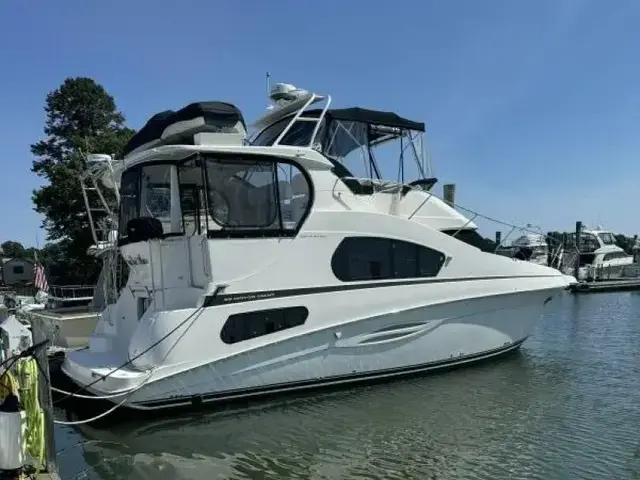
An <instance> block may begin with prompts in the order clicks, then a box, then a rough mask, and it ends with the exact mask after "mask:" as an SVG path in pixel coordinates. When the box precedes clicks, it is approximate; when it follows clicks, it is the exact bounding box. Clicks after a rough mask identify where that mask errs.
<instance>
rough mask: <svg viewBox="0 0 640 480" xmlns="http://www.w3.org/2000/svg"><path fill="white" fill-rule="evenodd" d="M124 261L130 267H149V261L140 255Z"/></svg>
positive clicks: (126, 258)
mask: <svg viewBox="0 0 640 480" xmlns="http://www.w3.org/2000/svg"><path fill="white" fill-rule="evenodd" d="M124 259H125V261H126V262H127V263H128V264H129V265H147V264H148V263H149V260H147V259H146V258H144V257H143V256H142V255H140V254H138V255H136V256H135V257H133V256H131V257H129V256H127V257H125V258H124Z"/></svg>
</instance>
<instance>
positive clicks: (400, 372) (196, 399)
mask: <svg viewBox="0 0 640 480" xmlns="http://www.w3.org/2000/svg"><path fill="white" fill-rule="evenodd" d="M525 340H526V337H525V338H523V339H522V340H519V341H517V342H514V343H510V344H508V345H504V346H502V347H499V348H495V349H493V350H487V351H484V352H480V353H476V354H471V355H463V356H459V357H455V358H450V359H446V360H439V361H436V362H429V363H425V364H420V365H411V366H408V367H398V368H390V369H385V370H378V371H374V372H364V373H352V374H346V375H340V376H335V377H331V378H324V379H313V380H304V381H300V382H291V383H280V384H275V385H268V386H265V387H257V388H245V389H238V390H228V391H225V392H216V393H211V394H203V395H193V396H176V397H172V398H167V399H160V400H151V401H146V402H135V403H133V404H125V405H124V406H127V407H129V408H134V409H144V410H147V409H149V410H154V409H161V408H169V407H179V406H188V405H197V404H201V403H215V402H223V401H231V400H237V399H241V398H249V397H258V396H263V395H269V394H277V393H285V392H293V391H301V390H308V389H316V388H321V387H329V386H337V385H341V384H344V385H346V384H350V383H358V382H366V381H372V380H379V379H380V380H382V379H385V378H393V377H400V376H408V375H412V374H418V373H422V372H427V371H431V370H437V369H445V368H448V367H454V366H456V365H462V364H465V363H470V362H473V361H480V360H484V359H488V358H491V357H496V356H499V355H503V354H506V353H509V352H511V351H513V350H516V349H517V348H519V347H520V346H521V345H522V344H523V343H524V342H525Z"/></svg>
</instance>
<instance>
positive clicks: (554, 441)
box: [58, 294, 640, 480]
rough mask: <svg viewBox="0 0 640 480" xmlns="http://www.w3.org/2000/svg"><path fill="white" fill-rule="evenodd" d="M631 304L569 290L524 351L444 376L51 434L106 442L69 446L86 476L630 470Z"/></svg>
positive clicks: (617, 474) (634, 356) (636, 331)
mask: <svg viewBox="0 0 640 480" xmlns="http://www.w3.org/2000/svg"><path fill="white" fill-rule="evenodd" d="M639 307H640V296H638V295H632V294H607V295H585V296H581V297H572V296H567V297H566V298H563V299H562V300H561V301H560V302H558V304H557V305H556V307H555V310H554V311H553V312H551V313H550V314H549V315H547V316H545V317H544V318H543V319H542V320H541V322H540V324H539V325H538V328H537V331H536V333H535V335H534V336H533V337H532V338H531V339H530V340H529V341H528V342H527V343H526V344H525V347H524V348H523V349H522V351H521V353H519V354H516V355H513V356H511V357H508V358H505V359H503V360H500V361H498V362H494V363H490V364H484V365H481V366H478V367H473V368H468V369H464V370H458V371H454V372H449V373H446V374H442V375H434V376H430V377H421V378H413V379H409V380H404V381H398V382H392V383H387V384H382V385H376V386H368V387H361V388H355V389H351V390H348V391H339V392H332V393H325V394H322V395H315V396H308V397H303V398H297V399H289V400H287V401H279V402H275V403H271V404H268V405H265V404H260V405H257V406H254V407H252V408H250V409H248V410H243V411H239V412H234V411H226V412H222V413H217V414H200V415H192V416H186V417H181V418H173V419H165V420H159V421H156V422H153V423H149V422H145V423H137V424H136V423H129V424H126V425H117V426H114V427H113V428H112V429H109V430H102V429H101V430H97V429H94V428H91V427H88V426H85V427H83V428H82V429H76V430H70V429H64V430H63V429H61V430H60V435H58V443H66V444H67V445H70V444H72V443H74V442H77V441H82V440H85V441H86V440H87V439H89V440H104V441H109V442H114V443H111V444H100V443H93V444H87V445H84V446H83V447H82V448H80V449H75V450H70V451H68V452H65V453H64V454H63V455H61V463H62V464H63V470H64V471H63V473H65V472H68V473H70V474H71V475H69V476H68V478H73V472H74V471H76V470H78V469H79V468H82V467H83V466H86V465H97V466H95V467H93V469H92V470H90V471H89V472H87V476H88V478H100V479H103V480H107V479H112V478H131V479H146V478H153V479H154V480H160V479H164V478H167V479H169V478H172V479H182V478H185V479H187V478H189V479H198V478H207V479H210V478H233V479H240V478H247V479H248V478H251V479H302V478H305V479H324V478H326V479H329V478H331V479H340V478H367V479H378V478H384V479H394V478H403V479H404V478H416V479H429V478H438V479H441V478H471V479H485V478H486V479H495V478H514V479H517V478H541V479H545V480H547V479H553V478H558V479H566V478H594V479H595V478H598V479H601V478H616V479H618V478H619V479H623V478H634V477H633V475H635V474H639V473H638V472H640V464H639V463H640V461H639V459H638V442H637V440H636V434H635V431H636V428H635V427H636V426H637V425H638V424H639V423H640V408H639V407H640V406H639V403H638V399H637V392H638V391H639V387H640V376H639V375H638V373H640V372H639V367H640V362H639V360H640V353H639V352H638V349H637V344H638V340H640V315H639V313H638V312H640V308H639ZM60 439H62V440H60ZM63 458H64V460H63ZM639 475H640V474H639ZM65 478H67V477H65ZM639 478H640V477H639Z"/></svg>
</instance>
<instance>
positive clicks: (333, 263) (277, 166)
mask: <svg viewBox="0 0 640 480" xmlns="http://www.w3.org/2000/svg"><path fill="white" fill-rule="evenodd" d="M271 99H272V101H273V102H274V105H273V108H272V109H271V110H269V111H268V113H267V114H266V115H265V116H264V117H262V118H260V119H259V120H258V121H257V122H256V123H255V124H254V129H255V134H254V135H253V136H251V137H249V136H248V135H247V127H246V124H245V120H244V118H243V115H242V113H241V111H240V110H239V109H238V108H237V107H235V106H234V105H231V104H228V103H222V102H199V103H194V104H191V105H188V106H186V107H184V108H182V109H181V110H178V111H166V112H162V113H160V114H157V115H155V116H154V117H152V118H151V119H150V120H149V122H148V123H147V124H146V125H145V126H144V128H142V129H141V130H140V131H139V132H138V133H137V135H136V136H135V137H133V139H132V140H131V142H130V143H129V145H128V147H127V152H126V155H125V157H124V159H123V160H122V162H121V163H120V166H119V167H118V171H115V172H112V174H110V175H109V178H108V181H107V183H108V184H109V185H111V186H112V187H113V185H114V184H115V185H116V186H117V190H118V192H119V208H120V209H119V218H118V222H117V224H118V232H117V235H118V238H117V250H118V251H119V254H120V255H121V257H122V259H123V260H124V262H126V264H127V266H128V270H129V273H128V278H127V280H126V285H125V286H124V287H123V288H121V289H119V290H118V291H117V299H116V300H115V301H114V302H113V303H110V304H108V305H107V306H106V308H105V310H104V311H103V312H102V314H101V318H100V320H99V322H98V325H97V327H96V331H95V332H94V334H93V335H92V336H91V338H90V340H89V346H88V348H86V349H83V350H79V351H74V352H68V353H67V354H66V357H65V360H64V362H63V365H62V371H63V372H64V373H65V374H66V375H67V376H68V377H69V378H70V379H71V380H72V381H73V382H75V383H76V384H77V385H78V386H80V387H83V388H84V389H85V390H87V391H89V392H90V393H91V394H93V395H95V396H98V397H103V398H107V399H108V400H109V401H111V402H113V403H115V404H120V405H123V406H125V407H129V408H134V409H147V410H148V409H163V408H174V407H179V406H188V405H192V404H201V403H203V402H216V401H223V400H229V399H235V398H241V397H251V396H257V395H264V394H273V393H282V392H290V391H296V390H302V389H308V388H312V387H319V386H329V385H339V384H348V383H353V382H360V381H365V380H372V379H383V378H392V377H397V376H400V375H406V374H412V373H419V372H427V371H433V370H437V369H442V368H445V367H451V366H454V365H461V364H467V363H471V362H475V361H478V360H481V359H486V358H489V357H494V356H497V355H500V354H504V353H507V352H509V351H513V350H515V349H517V348H518V347H519V346H520V345H522V343H523V342H524V341H525V340H526V339H527V337H528V336H529V335H531V332H532V330H533V327H534V324H535V322H536V320H538V318H539V317H540V315H541V314H542V312H543V310H544V308H545V306H546V305H547V304H549V302H550V301H551V300H552V299H553V298H554V297H555V296H556V295H559V294H561V293H562V292H563V291H564V289H565V288H566V287H567V286H568V284H569V283H570V282H572V281H574V279H572V278H571V277H567V276H565V275H563V274H561V273H560V272H559V271H557V270H554V269H551V268H548V267H545V266H541V265H535V264H533V263H530V262H526V261H519V260H515V259H511V258H507V257H504V256H500V255H495V254H493V253H488V252H483V251H482V250H481V249H480V248H478V247H477V245H474V242H475V240H474V239H477V238H478V237H479V234H478V233H477V231H476V230H477V227H476V225H475V224H474V223H473V221H472V220H473V219H472V218H468V217H466V216H465V215H463V214H461V213H460V212H459V211H457V210H456V209H455V208H453V207H452V206H450V205H448V204H447V203H445V202H444V201H442V200H441V199H440V198H438V197H437V196H436V195H435V194H434V193H433V192H432V191H431V189H432V187H433V185H434V183H435V182H436V180H435V178H432V177H430V176H429V175H427V172H426V171H425V169H424V166H425V162H424V155H423V151H424V146H423V145H422V140H421V139H422V136H423V134H424V130H425V127H424V124H423V123H422V122H417V121H412V120H409V119H406V118H403V117H401V116H399V115H397V114H395V113H392V112H383V111H375V110H369V109H364V108H357V107H354V108H331V102H332V100H331V96H329V95H319V94H315V93H311V92H308V91H305V90H301V89H298V88H295V87H294V86H291V85H287V84H277V85H275V87H274V88H273V90H272V94H271ZM392 144H395V145H399V148H398V152H399V157H400V163H399V165H400V166H399V168H398V178H396V179H394V180H385V179H383V178H382V177H383V175H382V173H381V169H380V165H379V164H378V162H377V160H376V155H375V152H376V151H378V150H377V149H379V148H381V147H384V148H385V149H387V147H390V146H391V145H392ZM354 156H355V157H356V158H359V159H360V160H362V163H363V167H364V169H365V171H366V172H367V175H366V178H361V177H357V176H354V174H353V173H352V171H351V170H350V169H349V162H348V161H347V160H348V159H349V158H352V157H354ZM410 156H411V157H412V158H414V160H415V162H414V165H413V170H414V171H415V172H417V173H416V176H417V178H416V179H415V180H413V181H409V179H408V178H406V177H408V172H409V171H410V170H409V169H408V168H405V162H406V159H407V158H408V157H410Z"/></svg>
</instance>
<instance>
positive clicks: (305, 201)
mask: <svg viewBox="0 0 640 480" xmlns="http://www.w3.org/2000/svg"><path fill="white" fill-rule="evenodd" d="M307 123H308V122H307ZM277 173H278V176H277V178H278V200H279V204H280V212H281V215H282V228H283V229H284V230H295V229H297V228H298V226H299V225H300V222H301V221H302V219H303V217H304V215H305V213H306V212H307V210H308V208H309V193H310V188H309V182H308V181H307V178H306V177H305V176H304V174H303V173H302V172H301V171H300V169H299V168H298V167H296V166H294V165H291V164H287V163H279V164H278V172H277Z"/></svg>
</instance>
